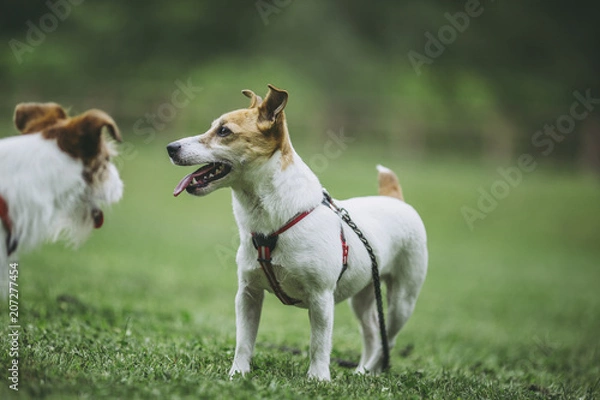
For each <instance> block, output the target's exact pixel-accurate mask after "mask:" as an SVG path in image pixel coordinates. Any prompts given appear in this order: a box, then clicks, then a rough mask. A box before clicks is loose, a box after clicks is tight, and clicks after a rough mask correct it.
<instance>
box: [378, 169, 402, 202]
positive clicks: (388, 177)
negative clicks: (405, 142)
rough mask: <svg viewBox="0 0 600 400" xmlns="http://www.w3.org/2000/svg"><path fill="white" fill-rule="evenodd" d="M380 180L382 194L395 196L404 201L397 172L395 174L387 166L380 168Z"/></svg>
mask: <svg viewBox="0 0 600 400" xmlns="http://www.w3.org/2000/svg"><path fill="white" fill-rule="evenodd" d="M378 181H379V195H380V196H389V197H395V198H397V199H400V200H403V201H404V196H403V194H402V187H401V186H400V183H399V182H398V177H396V174H394V173H393V172H392V171H391V170H389V169H387V168H385V169H383V168H381V169H379V174H378Z"/></svg>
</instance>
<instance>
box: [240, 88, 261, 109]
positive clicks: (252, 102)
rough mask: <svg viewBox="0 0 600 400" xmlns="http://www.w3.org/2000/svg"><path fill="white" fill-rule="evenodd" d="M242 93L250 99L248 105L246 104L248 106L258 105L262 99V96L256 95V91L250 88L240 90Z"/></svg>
mask: <svg viewBox="0 0 600 400" xmlns="http://www.w3.org/2000/svg"><path fill="white" fill-rule="evenodd" d="M242 93H243V94H244V96H246V97H248V98H249V99H250V105H249V106H248V108H254V107H258V106H260V104H261V103H262V101H263V100H262V97H260V96H257V95H256V93H254V92H253V91H252V90H248V89H244V90H242Z"/></svg>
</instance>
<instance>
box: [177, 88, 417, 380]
mask: <svg viewBox="0 0 600 400" xmlns="http://www.w3.org/2000/svg"><path fill="white" fill-rule="evenodd" d="M243 93H244V94H245V95H246V96H248V97H250V98H251V103H250V106H249V107H248V108H246V109H241V110H235V111H231V112H229V113H226V114H223V115H222V116H220V117H219V118H217V119H216V120H215V121H214V122H213V123H212V126H211V127H210V128H209V129H208V131H206V133H204V134H202V135H198V136H193V137H188V138H185V139H181V140H178V141H176V142H173V143H171V144H169V145H168V146H167V151H168V153H169V156H170V158H171V160H172V162H173V163H174V164H175V165H181V166H191V165H198V164H202V165H203V166H202V167H200V169H198V170H196V171H195V172H193V173H191V174H189V175H187V176H186V177H184V178H183V179H182V180H181V182H180V183H179V185H177V187H176V188H175V192H174V194H175V195H179V194H180V193H181V192H183V191H184V190H185V191H187V192H188V193H190V194H192V195H196V196H203V195H207V194H209V193H211V192H213V191H214V190H217V189H219V188H222V187H231V188H232V191H233V212H234V214H235V218H236V221H237V224H238V228H239V233H240V247H239V249H238V252H237V260H236V261H237V264H238V287H239V288H238V292H237V296H236V300H235V310H236V342H237V343H236V348H235V356H234V358H233V365H232V367H231V370H230V375H232V376H233V375H235V374H245V373H247V372H248V371H250V360H251V357H252V353H253V350H254V343H255V341H256V334H257V331H258V323H259V319H260V314H261V308H262V303H263V298H264V292H265V291H269V292H272V293H274V294H275V295H277V297H278V298H279V299H280V300H281V301H282V302H283V303H284V304H290V305H295V306H296V307H301V308H307V309H308V315H309V319H310V325H311V341H310V368H309V370H308V375H309V377H311V378H316V379H319V380H329V379H330V372H329V361H330V353H331V344H332V332H333V310H334V305H335V304H336V303H338V302H340V301H342V300H345V299H347V298H350V304H351V306H352V309H353V311H354V313H355V314H356V316H357V318H358V320H359V322H360V325H361V330H362V335H363V351H362V356H361V359H360V363H359V366H358V368H357V372H359V373H364V372H374V373H376V372H379V371H380V370H381V369H382V366H383V364H384V362H383V359H384V355H383V350H382V349H383V348H382V345H381V342H380V341H379V325H378V322H377V321H378V317H377V310H376V306H375V295H374V291H373V283H372V279H371V260H370V258H369V255H368V253H367V250H366V249H365V246H363V243H362V242H361V241H360V239H359V237H358V236H357V235H356V234H355V233H354V232H353V231H352V229H350V228H349V227H348V226H347V225H346V224H344V223H342V221H341V220H340V218H339V216H338V215H337V214H336V213H335V212H332V210H331V209H330V207H328V206H326V205H327V203H326V204H324V203H323V200H324V196H323V188H322V187H321V184H320V183H319V180H318V178H317V177H316V176H315V174H314V173H313V172H312V171H311V170H310V168H309V167H308V166H307V165H306V164H305V163H304V162H303V161H302V159H301V158H300V156H299V155H298V154H297V153H296V152H295V151H294V148H293V147H292V144H291V142H290V137H289V133H288V129H287V125H286V120H285V114H284V111H283V110H284V108H285V106H286V104H287V99H288V93H287V92H286V91H284V90H280V89H277V88H275V87H274V86H271V85H269V92H268V94H267V96H266V97H265V99H264V101H263V100H262V99H261V98H260V97H258V96H257V95H255V94H254V93H252V92H251V91H249V90H245V91H243ZM378 169H379V193H380V196H371V197H356V198H353V199H349V200H344V201H336V203H337V204H338V205H339V206H341V207H344V208H345V209H346V210H347V211H348V212H349V214H350V215H351V217H352V219H353V220H354V222H355V223H356V224H357V225H358V226H359V227H360V229H361V230H362V232H363V233H364V235H365V237H366V238H367V239H368V241H369V242H370V244H371V246H372V248H373V250H374V251H375V254H376V256H377V259H378V262H379V268H380V273H381V280H382V282H385V283H386V286H387V300H388V315H387V322H388V324H387V336H388V345H389V347H390V348H392V347H393V345H394V343H395V341H396V337H397V335H398V332H399V331H400V329H401V328H402V327H403V326H404V324H405V323H406V321H407V320H408V318H409V317H410V315H411V314H412V312H413V309H414V307H415V303H416V301H417V297H418V295H419V292H420V290H421V286H422V284H423V281H424V280H425V275H426V272H427V239H426V234H425V228H424V226H423V222H422V221H421V218H420V217H419V215H418V214H417V212H416V211H415V210H414V209H413V208H412V207H411V206H410V205H408V204H407V203H406V202H404V201H403V198H402V192H401V189H400V185H399V184H398V181H397V178H396V176H395V174H394V173H393V172H392V171H391V170H389V169H387V168H384V167H381V166H379V167H378ZM300 219H301V220H300ZM340 230H342V234H340ZM344 238H345V239H344ZM340 239H342V243H340ZM344 241H346V243H344ZM265 243H266V244H265ZM275 244H276V245H277V247H275ZM255 247H256V248H255ZM257 249H258V254H257ZM347 249H349V251H347ZM346 256H347V269H346V268H345V267H344V264H345V261H346Z"/></svg>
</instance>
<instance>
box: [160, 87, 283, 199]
mask: <svg viewBox="0 0 600 400" xmlns="http://www.w3.org/2000/svg"><path fill="white" fill-rule="evenodd" d="M242 93H243V94H244V95H245V96H247V97H249V98H250V99H251V100H250V106H249V107H248V108H245V109H241V110H235V111H231V112H229V113H226V114H223V115H221V116H220V117H219V118H217V119H216V120H215V121H214V122H213V123H212V125H211V127H210V129H209V130H208V131H206V132H205V133H204V134H202V135H198V136H193V137H189V138H185V139H181V140H178V141H176V142H173V143H171V144H169V145H168V146H167V151H168V153H169V157H170V158H171V161H172V162H173V164H175V165H180V166H191V165H199V164H202V165H203V166H202V167H201V168H199V169H198V170H196V171H195V172H193V173H191V174H189V175H187V176H185V177H184V178H183V179H182V180H181V182H180V183H179V184H178V185H177V187H176V188H175V191H174V193H173V194H174V195H175V196H178V195H179V194H180V193H181V192H183V191H184V190H186V191H187V192H188V193H190V194H193V195H196V196H203V195H206V194H208V193H211V192H213V191H215V190H216V189H219V188H221V187H226V186H232V185H233V184H234V183H235V182H239V181H241V180H243V178H244V176H245V175H247V174H250V173H253V172H256V171H257V170H258V169H260V167H261V166H262V165H264V164H265V163H267V162H268V161H269V160H271V159H272V158H273V156H274V155H276V154H279V155H280V157H278V162H279V161H280V162H281V164H280V167H281V168H282V169H285V168H286V167H287V166H288V165H289V164H290V163H291V162H292V157H293V154H292V148H291V144H290V141H289V135H288V132H287V126H286V122H285V114H284V112H283V109H284V108H285V105H286V103H287V99H288V93H287V92H286V91H285V90H281V89H277V88H276V87H274V86H272V85H269V92H268V93H267V96H266V97H265V99H264V101H263V100H262V99H261V98H260V97H259V96H257V95H256V94H254V93H253V92H252V91H251V90H243V91H242Z"/></svg>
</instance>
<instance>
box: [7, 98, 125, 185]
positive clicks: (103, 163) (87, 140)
mask: <svg viewBox="0 0 600 400" xmlns="http://www.w3.org/2000/svg"><path fill="white" fill-rule="evenodd" d="M15 125H16V126H17V128H18V129H19V130H20V131H21V132H23V133H33V132H41V134H42V136H43V137H44V138H46V139H56V143H57V145H58V147H59V148H60V149H61V150H62V151H64V152H65V153H67V154H69V155H70V156H72V157H73V158H78V159H81V160H82V161H83V164H84V167H85V169H84V178H85V179H86V181H88V182H90V183H91V182H92V181H93V180H94V177H96V176H101V175H102V174H103V171H105V170H106V168H107V167H108V163H109V161H110V155H111V154H110V150H109V148H108V146H107V144H106V143H105V141H104V139H103V137H102V128H104V127H106V128H107V129H108V132H109V134H110V135H111V136H112V137H113V138H114V139H115V140H116V141H118V142H121V141H122V139H121V134H120V133H119V129H118V127H117V124H116V123H115V121H114V120H113V119H112V118H111V117H110V116H109V115H108V114H106V113H105V112H104V111H100V110H89V111H86V112H85V113H83V114H81V115H78V116H76V117H72V118H69V117H68V116H67V114H66V112H65V111H64V110H63V108H62V107H60V106H59V105H58V104H56V103H44V104H40V103H24V104H19V105H18V106H17V107H16V109H15Z"/></svg>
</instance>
